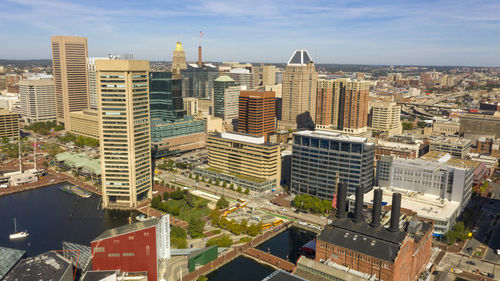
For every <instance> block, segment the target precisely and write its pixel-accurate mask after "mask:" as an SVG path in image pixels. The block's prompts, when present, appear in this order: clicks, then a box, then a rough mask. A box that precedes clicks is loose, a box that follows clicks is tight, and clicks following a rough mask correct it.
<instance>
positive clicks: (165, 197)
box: [163, 192, 169, 201]
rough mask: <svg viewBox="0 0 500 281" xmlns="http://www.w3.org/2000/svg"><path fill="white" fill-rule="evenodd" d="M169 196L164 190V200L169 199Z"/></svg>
mask: <svg viewBox="0 0 500 281" xmlns="http://www.w3.org/2000/svg"><path fill="white" fill-rule="evenodd" d="M168 197H169V195H168V192H164V193H163V200H165V201H168Z"/></svg>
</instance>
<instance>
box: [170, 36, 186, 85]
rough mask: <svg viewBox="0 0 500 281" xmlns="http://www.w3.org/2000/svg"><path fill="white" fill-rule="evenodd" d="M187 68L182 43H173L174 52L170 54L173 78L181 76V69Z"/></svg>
mask: <svg viewBox="0 0 500 281" xmlns="http://www.w3.org/2000/svg"><path fill="white" fill-rule="evenodd" d="M185 69H187V64H186V54H185V53H184V49H183V48H182V43H181V42H177V43H176V44H175V50H174V54H173V56H172V74H173V77H174V78H181V70H185Z"/></svg>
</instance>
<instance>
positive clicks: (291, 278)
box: [262, 269, 308, 281]
mask: <svg viewBox="0 0 500 281" xmlns="http://www.w3.org/2000/svg"><path fill="white" fill-rule="evenodd" d="M262 281H308V280H307V279H304V278H302V277H300V276H297V275H292V274H291V273H288V272H286V271H284V270H281V269H280V270H276V271H275V272H273V273H271V274H269V276H267V277H266V278H264V279H262Z"/></svg>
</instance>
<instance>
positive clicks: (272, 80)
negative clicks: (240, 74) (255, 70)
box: [262, 65, 276, 86]
mask: <svg viewBox="0 0 500 281" xmlns="http://www.w3.org/2000/svg"><path fill="white" fill-rule="evenodd" d="M275 84H276V66H274V65H264V66H263V67H262V85H263V86H273V85H275Z"/></svg>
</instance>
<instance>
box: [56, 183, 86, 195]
mask: <svg viewBox="0 0 500 281" xmlns="http://www.w3.org/2000/svg"><path fill="white" fill-rule="evenodd" d="M59 190H61V191H64V192H66V193H69V194H76V195H78V196H80V197H83V198H89V197H90V196H91V195H92V193H90V192H88V191H87V190H85V189H83V188H80V187H78V186H76V185H69V186H68V185H65V186H63V187H60V188H59Z"/></svg>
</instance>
